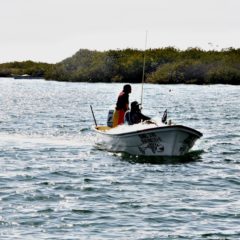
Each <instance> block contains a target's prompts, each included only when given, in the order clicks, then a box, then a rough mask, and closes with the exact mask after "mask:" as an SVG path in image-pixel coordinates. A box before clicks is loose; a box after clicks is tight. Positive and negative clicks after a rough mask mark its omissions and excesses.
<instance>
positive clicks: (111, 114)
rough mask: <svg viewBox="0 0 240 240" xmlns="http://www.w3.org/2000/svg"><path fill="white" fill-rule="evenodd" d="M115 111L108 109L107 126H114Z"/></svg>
mask: <svg viewBox="0 0 240 240" xmlns="http://www.w3.org/2000/svg"><path fill="white" fill-rule="evenodd" d="M113 113H114V110H109V111H108V118H107V126H108V127H112V126H113Z"/></svg>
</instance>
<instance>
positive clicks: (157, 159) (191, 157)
mask: <svg viewBox="0 0 240 240" xmlns="http://www.w3.org/2000/svg"><path fill="white" fill-rule="evenodd" d="M202 153H204V151H203V150H196V151H190V152H189V153H187V154H185V155H183V156H177V157H166V156H164V157H162V156H135V155H131V154H128V153H121V158H122V160H124V161H128V162H130V163H143V164H144V163H149V164H184V163H190V162H195V161H201V160H202V157H201V154H202Z"/></svg>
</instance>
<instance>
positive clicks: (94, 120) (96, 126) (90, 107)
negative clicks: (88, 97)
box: [90, 105, 97, 127]
mask: <svg viewBox="0 0 240 240" xmlns="http://www.w3.org/2000/svg"><path fill="white" fill-rule="evenodd" d="M90 108H91V111H92V116H93V120H94V122H95V125H96V127H97V121H96V118H95V115H94V112H93V108H92V105H90Z"/></svg>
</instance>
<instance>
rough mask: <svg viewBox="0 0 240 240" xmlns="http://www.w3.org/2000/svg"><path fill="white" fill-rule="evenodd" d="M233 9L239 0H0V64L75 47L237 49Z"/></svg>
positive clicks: (57, 57) (239, 23) (67, 52)
mask: <svg viewBox="0 0 240 240" xmlns="http://www.w3.org/2000/svg"><path fill="white" fill-rule="evenodd" d="M239 11H240V0H0V63H4V62H10V61H25V60H32V61H36V62H47V63H56V62H60V61H62V60H63V59H65V58H68V57H71V56H72V55H73V54H75V53H76V52H77V51H78V50H79V49H89V50H98V51H106V50H110V49H126V48H134V49H142V50H144V49H145V45H146V47H147V48H164V47H169V46H171V47H175V48H178V49H180V50H185V49H187V48H191V47H198V48H201V49H204V50H210V49H211V50H212V49H214V50H221V49H224V48H229V47H233V48H239V47H240V14H239ZM146 33H147V34H146ZM146 35H147V41H146Z"/></svg>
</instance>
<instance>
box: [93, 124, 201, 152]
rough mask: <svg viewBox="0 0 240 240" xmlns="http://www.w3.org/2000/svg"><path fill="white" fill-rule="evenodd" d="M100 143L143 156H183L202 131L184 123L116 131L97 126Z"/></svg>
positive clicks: (100, 144)
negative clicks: (183, 124)
mask: <svg viewBox="0 0 240 240" xmlns="http://www.w3.org/2000/svg"><path fill="white" fill-rule="evenodd" d="M94 129H95V131H96V132H97V133H98V134H99V138H98V144H99V146H101V147H102V148H104V149H106V150H108V151H112V152H127V153H129V154H133V155H143V156H182V155H184V154H186V153H187V152H188V151H189V150H190V149H191V148H192V147H193V145H194V143H195V141H196V140H197V139H198V138H200V137H201V136H202V133H200V132H198V131H196V130H194V129H192V128H189V127H185V126H182V125H172V126H160V127H156V126H154V127H151V128H146V129H142V130H133V131H131V130H130V126H129V131H128V132H122V133H114V132H113V131H111V130H109V129H108V128H106V127H101V126H99V127H95V128H94Z"/></svg>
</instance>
